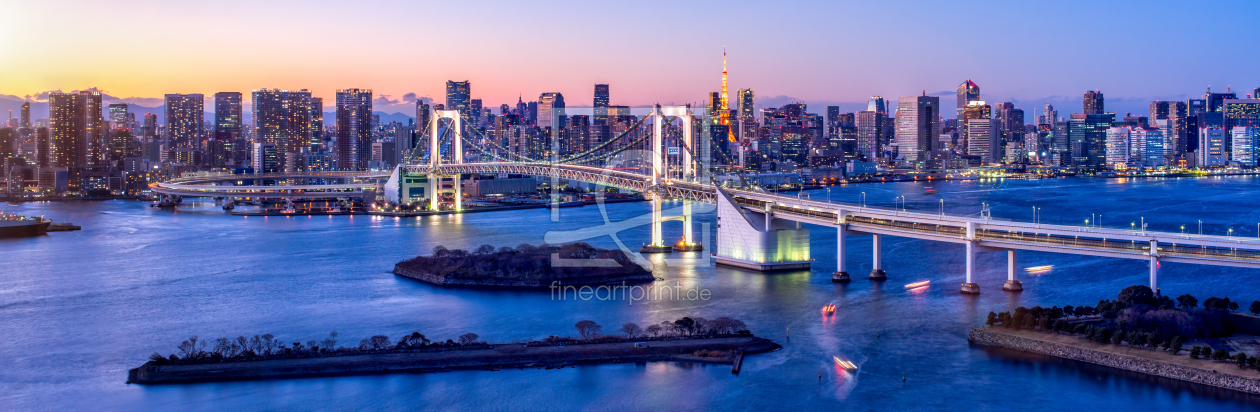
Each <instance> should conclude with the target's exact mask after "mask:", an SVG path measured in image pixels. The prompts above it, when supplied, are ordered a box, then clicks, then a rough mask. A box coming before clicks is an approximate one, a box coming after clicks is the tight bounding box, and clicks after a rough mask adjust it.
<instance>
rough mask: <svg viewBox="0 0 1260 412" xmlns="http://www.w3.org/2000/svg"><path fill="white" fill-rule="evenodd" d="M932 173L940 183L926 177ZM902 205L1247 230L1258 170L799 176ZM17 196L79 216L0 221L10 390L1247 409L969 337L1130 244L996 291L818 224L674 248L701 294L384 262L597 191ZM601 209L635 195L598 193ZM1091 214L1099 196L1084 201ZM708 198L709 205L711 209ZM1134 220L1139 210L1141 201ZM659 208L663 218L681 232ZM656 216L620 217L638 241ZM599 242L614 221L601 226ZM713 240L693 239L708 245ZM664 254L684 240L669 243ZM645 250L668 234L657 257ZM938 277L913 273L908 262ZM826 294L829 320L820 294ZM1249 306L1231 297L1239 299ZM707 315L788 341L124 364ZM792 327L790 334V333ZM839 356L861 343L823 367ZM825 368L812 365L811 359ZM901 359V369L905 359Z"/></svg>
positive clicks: (1129, 272) (572, 221)
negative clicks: (580, 296) (688, 354)
mask: <svg viewBox="0 0 1260 412" xmlns="http://www.w3.org/2000/svg"><path fill="white" fill-rule="evenodd" d="M925 186H930V187H931V188H932V189H934V190H936V193H935V194H928V193H926V192H925ZM862 192H865V193H866V194H865V198H866V199H865V200H866V203H867V204H869V205H885V206H892V205H893V204H894V203H896V202H897V201H896V200H895V198H896V197H898V196H902V195H904V196H906V198H907V201H906V203H907V205H906V207H907V208H909V209H916V210H925V211H936V210H938V208H939V207H940V200H941V199H944V201H945V209H946V211H947V212H950V213H978V212H979V210H980V207H981V203H989V204H990V206H991V208H992V210H993V215H994V217H996V218H1011V219H1018V220H1031V219H1032V213H1033V209H1032V208H1033V207H1034V206H1038V207H1042V209H1041V211H1040V214H1041V220H1042V221H1043V222H1046V223H1060V224H1081V223H1084V220H1085V219H1090V218H1091V217H1090V215H1091V214H1094V215H1099V214H1101V215H1102V216H1103V217H1102V223H1103V225H1104V226H1107V227H1127V226H1129V223H1130V222H1137V221H1140V219H1141V218H1142V217H1145V218H1146V221H1147V223H1149V224H1150V228H1151V229H1152V230H1170V231H1178V230H1180V228H1181V226H1182V225H1185V227H1186V230H1187V231H1191V232H1197V231H1198V221H1199V220H1200V219H1201V220H1202V221H1203V230H1204V232H1205V233H1214V234H1222V235H1223V234H1229V233H1231V232H1229V231H1228V229H1230V228H1233V232H1232V234H1233V235H1237V236H1248V237H1254V236H1256V231H1255V229H1256V223H1257V222H1260V212H1257V210H1256V208H1255V207H1254V206H1253V203H1251V202H1253V201H1254V199H1256V195H1257V193H1260V179H1256V178H1253V177H1230V178H1209V179H1162V180H1161V179H1142V180H1128V181H1125V180H1118V179H1115V180H1103V179H1053V180H1038V181H1023V180H999V181H967V182H948V183H945V182H936V183H888V184H861V185H850V186H847V187H835V188H832V190H831V191H830V192H828V191H825V190H817V191H812V192H809V193H808V195H809V196H811V197H812V198H815V199H820V198H825V197H826V195H827V194H828V193H830V195H831V197H832V198H833V199H834V200H836V201H846V202H858V201H860V199H861V198H862V195H861V193H862ZM8 210H9V211H11V212H20V213H25V214H32V215H38V214H44V215H45V216H47V217H50V218H53V219H56V220H65V221H70V222H74V223H75V224H79V225H82V226H83V227H84V230H83V231H79V232H68V233H53V234H50V235H49V236H45V237H39V238H30V239H16V240H0V256H2V257H3V265H2V266H0V331H3V333H2V334H0V359H5V362H4V367H0V405H4V406H3V408H0V409H5V410H49V409H102V410H174V409H179V410H292V409H303V410H364V409H374V410H394V409H456V408H459V409H470V410H539V409H552V410H568V409H577V408H582V409H626V410H644V409H657V410H660V409H668V410H671V411H673V410H709V409H743V410H765V409H789V408H791V409H803V408H836V407H840V408H845V409H848V410H956V409H959V408H969V409H977V410H1072V409H1079V410H1104V409H1115V410H1119V409H1121V408H1123V409H1125V410H1128V409H1142V410H1191V409H1196V410H1206V409H1209V408H1210V409H1211V410H1218V411H1233V410H1239V411H1241V410H1254V409H1255V408H1256V405H1257V404H1260V399H1258V398H1257V397H1251V396H1246V395H1241V394H1237V393H1234V392H1230V391H1223V390H1215V389H1211V388H1205V387H1201V386H1196V385H1189V384H1184V383H1181V382H1177V381H1171V380H1166V379H1156V378H1150V377H1146V376H1143V375H1139V374H1133V373H1127V372H1123V371H1116V370H1112V369H1108V368H1101V367H1095V366H1092V365H1087V364H1081V363H1077V362H1070V361H1063V360H1058V359H1051V358H1045V357H1038V356H1031V355H1026V354H1021V353H1015V352H1010V351H1004V350H997V349H993V348H985V347H979V346H972V345H969V344H968V343H967V341H966V330H967V328H969V327H974V326H977V325H980V324H982V322H983V320H984V317H985V315H987V314H988V312H989V311H1002V310H1009V309H1012V308H1014V307H1016V306H1021V305H1022V306H1033V305H1047V306H1049V305H1065V304H1073V305H1076V304H1082V303H1084V304H1091V303H1093V302H1096V301H1097V300H1099V299H1102V298H1110V297H1113V296H1114V295H1115V293H1116V292H1117V291H1119V290H1120V289H1121V288H1123V287H1125V286H1129V285H1133V284H1144V283H1146V277H1147V267H1146V264H1145V263H1144V262H1142V261H1137V260H1120V259H1107V258H1091V257H1082V256H1071V255H1055V254H1048V253H1034V252H1020V255H1019V264H1020V267H1021V268H1022V267H1030V266H1040V265H1055V267H1054V269H1053V270H1052V271H1050V272H1049V273H1045V274H1042V275H1039V276H1030V275H1027V274H1023V273H1021V280H1022V281H1023V282H1024V287H1025V291H1024V292H1023V293H1018V294H1012V293H1005V292H1002V291H1001V285H1002V282H1003V280H1005V278H1006V272H1005V271H1006V260H1005V259H1006V257H1005V254H1004V253H981V254H980V255H979V256H980V257H979V268H980V269H979V273H978V275H977V277H976V282H977V283H979V284H980V286H981V288H982V294H981V295H979V296H978V297H973V296H964V295H960V294H959V293H958V284H959V283H961V282H962V278H963V273H964V267H963V264H964V261H963V254H962V250H963V249H962V246H960V245H950V244H943V243H934V242H926V241H919V240H912V239H904V238H894V237H886V238H885V240H884V244H885V245H884V269H885V270H886V271H887V272H888V276H889V280H888V281H887V282H883V283H875V282H870V281H867V280H866V279H865V278H864V276H865V273H866V272H868V271H869V270H870V268H871V262H870V237H869V236H853V237H851V238H850V239H849V246H850V252H849V253H850V255H849V256H848V258H849V265H850V266H849V267H848V271H849V273H851V274H853V276H854V279H855V280H854V281H853V282H852V283H851V284H848V285H837V284H833V283H832V282H831V281H830V273H831V272H832V271H833V270H835V267H834V265H835V256H834V253H835V232H834V230H832V229H827V228H820V227H812V228H811V229H812V237H813V244H812V250H813V256H814V257H815V258H816V259H817V262H816V263H815V266H814V269H813V270H812V271H801V272H794V273H777V274H760V273H754V272H746V271H740V270H733V269H728V268H715V267H671V268H668V269H664V270H660V271H658V272H657V275H658V276H662V277H664V278H666V282H665V283H667V284H671V285H672V284H675V282H677V284H678V285H680V286H681V287H682V288H684V289H688V288H696V289H705V290H708V291H709V292H710V293H711V295H710V296H711V297H710V299H708V300H700V301H685V300H659V301H651V302H644V301H639V302H634V303H633V304H630V303H629V302H627V301H625V300H617V301H594V300H592V301H580V300H576V301H575V300H567V301H553V300H552V298H551V296H550V294H549V293H548V292H546V291H542V292H539V291H482V290H467V289H440V288H435V287H433V286H429V285H426V284H421V283H418V282H414V281H410V280H407V279H403V278H399V277H396V276H394V275H392V274H390V273H389V270H390V269H391V268H392V266H393V264H394V263H395V262H397V261H399V260H401V259H404V258H407V257H410V256H414V255H416V254H420V253H427V252H428V251H429V250H431V249H432V248H433V246H436V245H445V246H447V247H461V248H466V249H471V248H474V247H476V246H478V245H481V244H491V245H494V246H515V245H517V244H520V243H535V244H536V243H541V242H542V241H543V237H544V236H545V234H546V233H547V232H548V231H564V230H573V229H580V228H587V227H593V226H598V225H602V224H603V223H604V217H603V215H601V213H600V211H599V210H598V209H597V208H595V207H589V206H588V207H583V208H572V209H562V210H561V211H560V221H558V222H552V221H551V213H550V211H548V210H520V211H507V212H495V213H482V214H468V215H462V216H442V217H428V218H423V219H393V218H372V217H364V216H356V217H290V218H275V217H272V218H257V217H251V218H241V217H232V216H226V215H225V214H224V213H223V212H222V211H221V210H220V209H218V208H216V207H214V206H213V205H212V204H209V203H202V204H200V206H197V205H187V206H186V207H181V208H180V210H179V211H178V212H175V213H172V212H170V211H162V210H158V209H155V208H149V207H146V205H145V204H144V203H140V202H124V201H110V202H77V203H32V204H23V205H20V206H12V205H11V206H8ZM607 210H608V216H609V219H610V220H611V221H613V222H617V221H620V220H623V219H627V218H629V217H633V216H639V215H642V214H643V213H646V212H647V211H648V205H647V204H646V203H628V204H615V205H609V206H608V209H607ZM1093 219H1097V217H1094V218H1093ZM713 220H714V216H713V214H712V213H709V214H706V215H702V216H700V217H699V219H698V221H699V222H710V223H712V222H713ZM1137 224H1140V223H1137ZM680 231H681V229H680V225H679V223H676V222H670V223H667V224H666V231H665V237H666V240H667V241H673V240H675V239H677V238H678V236H679V234H680ZM647 237H648V232H647V228H646V227H638V228H634V229H630V230H626V231H623V232H620V233H619V238H620V239H621V240H622V241H624V242H625V244H627V245H628V246H630V247H633V248H637V247H638V246H639V245H640V244H642V242H643V241H644V240H645V239H647ZM591 242H592V243H594V244H597V245H599V246H602V247H613V246H614V243H613V241H612V239H610V238H609V237H607V236H604V237H600V238H596V239H592V240H591ZM706 253H707V252H706ZM675 256H677V254H675ZM652 259H653V260H654V261H656V262H658V263H659V262H660V260H661V259H663V257H662V256H655V257H653V258H652ZM922 280H930V281H931V282H932V283H931V285H930V286H929V287H927V288H926V289H920V290H918V291H914V292H908V291H906V290H905V288H904V287H903V285H904V284H907V283H911V282H916V281H922ZM1257 281H1260V271H1255V270H1247V269H1237V268H1225V267H1209V266H1195V265H1187V264H1164V265H1163V267H1162V268H1161V271H1160V284H1161V288H1162V289H1163V291H1164V293H1166V294H1172V295H1174V296H1175V295H1179V294H1182V293H1191V294H1194V295H1195V296H1198V297H1199V298H1200V301H1202V299H1205V298H1207V297H1208V296H1213V295H1216V296H1226V295H1228V296H1230V297H1231V298H1233V299H1235V300H1242V301H1244V302H1250V301H1251V300H1254V299H1260V289H1258V288H1255V287H1254V286H1252V285H1255V284H1256V283H1257ZM827 303H836V304H837V306H838V308H837V312H836V315H835V317H834V319H826V320H824V319H823V318H822V317H821V315H820V313H819V308H820V307H821V306H823V305H824V304H827ZM1243 306H1244V307H1245V306H1246V305H1245V304H1244V305H1243ZM687 315H697V316H702V317H705V318H710V319H712V318H715V317H718V316H732V317H735V318H738V319H741V320H743V321H744V322H746V323H747V324H748V325H749V326H750V328H751V329H752V330H753V331H754V332H755V333H756V334H758V335H761V336H765V337H769V338H772V339H775V340H776V341H779V342H782V343H784V349H783V350H781V351H779V352H775V353H771V354H764V355H757V356H751V357H749V358H748V359H747V361H746V363H745V365H744V370H743V371H742V373H741V375H739V376H734V375H731V373H730V368H729V367H727V366H699V365H687V364H675V363H652V364H647V365H635V364H618V365H601V366H587V367H578V368H566V369H561V370H504V371H497V372H488V371H468V372H454V373H442V374H428V375H408V374H400V375H383V376H363V377H336V378H311V379H295V380H281V381H262V382H230V383H206V384H191V385H165V386H141V385H127V384H125V383H124V382H125V380H126V371H127V369H129V368H132V367H136V366H138V365H140V364H141V363H143V362H144V361H145V360H146V358H147V357H148V356H149V354H151V353H153V352H154V351H160V352H161V353H163V354H170V353H172V352H175V351H176V350H175V346H176V345H177V344H178V343H179V342H180V341H181V340H183V339H186V338H188V336H190V335H194V334H195V335H199V336H201V337H202V338H217V337H220V336H227V337H235V336H237V335H242V334H261V333H273V334H276V335H277V336H279V337H280V338H282V339H284V340H285V341H286V342H293V341H301V342H306V341H308V340H319V339H322V338H324V337H325V336H327V334H328V332H329V331H334V330H335V331H337V332H339V334H340V335H341V342H342V344H343V345H344V344H354V343H357V341H358V340H359V339H362V338H366V337H368V336H370V335H373V334H387V335H389V336H391V337H394V338H396V337H398V336H400V335H402V334H404V333H410V332H412V331H420V332H421V333H424V334H425V335H427V336H428V337H430V338H431V339H432V338H441V339H447V338H455V337H456V336H458V335H460V334H462V333H465V332H475V333H478V334H480V335H481V336H482V337H483V339H487V340H489V341H491V342H503V341H511V340H517V339H520V340H529V339H538V338H543V337H546V336H548V335H576V331H575V329H574V328H573V324H574V323H575V322H577V321H578V320H581V319H592V320H595V321H597V322H599V323H600V324H601V325H604V328H605V332H606V333H608V332H613V331H615V330H616V329H618V328H619V326H620V325H621V324H622V323H625V322H631V321H633V322H638V323H639V324H640V325H644V326H646V325H648V324H653V323H658V322H661V321H664V320H672V319H676V318H678V317H681V316H687ZM789 329H790V335H791V340H790V341H785V339H784V337H785V334H787V333H788V330H789ZM831 356H844V357H847V358H850V359H852V360H853V361H854V362H855V363H857V364H858V365H859V366H860V369H859V370H858V372H856V373H855V374H849V373H845V372H842V371H839V370H837V369H836V368H835V367H834V365H833V363H832V362H831ZM820 372H821V373H822V374H823V377H822V379H819V378H818V374H819V373H820ZM903 376H904V377H905V382H904V383H903V382H902V378H903Z"/></svg>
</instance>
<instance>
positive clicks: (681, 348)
mask: <svg viewBox="0 0 1260 412" xmlns="http://www.w3.org/2000/svg"><path fill="white" fill-rule="evenodd" d="M636 346H638V347H636ZM779 348H780V346H779V345H778V344H776V343H774V342H772V341H770V340H767V339H763V338H758V337H752V336H741V337H720V338H698V339H677V340H653V341H647V342H644V343H643V344H639V343H635V342H617V343H593V344H584V345H568V346H545V347H527V346H526V345H525V344H522V343H511V344H494V345H490V348H488V349H479V350H459V351H442V352H408V353H385V354H369V355H354V356H334V357H319V358H304V359H276V360H263V361H247V362H222V363H204V364H188V365H178V364H174V365H172V364H161V365H159V364H152V363H146V364H144V365H143V366H140V367H138V368H135V369H131V370H130V371H128V373H127V383H139V384H165V383H193V382H210V381H229V380H254V379H286V378H301V377H316V376H340V375H365V374H382V373H397V372H405V373H432V372H447V371H455V370H497V369H506V368H542V369H555V368H562V367H566V366H572V365H585V364H605V363H624V362H654V361H680V362H701V361H702V362H701V363H723V364H729V363H730V360H726V361H720V360H716V359H715V360H712V361H708V360H704V359H697V358H695V357H693V356H689V354H691V353H693V352H695V351H699V350H718V351H732V352H735V351H741V350H742V351H743V353H745V354H755V353H765V352H771V351H774V350H777V349H779Z"/></svg>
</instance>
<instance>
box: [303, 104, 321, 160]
mask: <svg viewBox="0 0 1260 412" xmlns="http://www.w3.org/2000/svg"><path fill="white" fill-rule="evenodd" d="M310 108H311V137H310V139H308V141H307V143H306V145H307V147H309V148H310V149H311V151H317V150H319V149H320V148H321V147H323V145H324V98H322V97H311V103H310Z"/></svg>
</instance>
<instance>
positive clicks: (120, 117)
mask: <svg viewBox="0 0 1260 412" xmlns="http://www.w3.org/2000/svg"><path fill="white" fill-rule="evenodd" d="M128 114H129V113H127V104H126V103H111V104H110V105H109V128H110V129H114V130H127V129H131V124H130V123H129V122H127V117H128Z"/></svg>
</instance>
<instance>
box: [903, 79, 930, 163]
mask: <svg viewBox="0 0 1260 412" xmlns="http://www.w3.org/2000/svg"><path fill="white" fill-rule="evenodd" d="M940 107H941V99H940V98H939V97H936V96H928V95H927V94H926V93H925V94H924V95H921V96H902V97H900V98H898V99H897V131H896V133H897V151H898V152H897V153H898V157H901V158H903V159H905V162H906V164H908V165H917V164H922V163H923V162H925V161H927V159H928V156H929V154H930V152H931V151H932V150H933V149H934V148H935V147H936V141H937V139H939V137H940V136H939V135H940V132H941V122H940V117H941V116H940V115H941V113H940Z"/></svg>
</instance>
